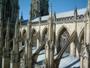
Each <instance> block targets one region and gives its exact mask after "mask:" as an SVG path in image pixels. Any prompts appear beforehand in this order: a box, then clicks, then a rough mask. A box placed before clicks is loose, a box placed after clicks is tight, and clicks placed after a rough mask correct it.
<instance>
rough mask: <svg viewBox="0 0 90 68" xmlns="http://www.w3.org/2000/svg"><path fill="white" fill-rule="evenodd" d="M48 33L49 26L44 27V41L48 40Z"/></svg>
mask: <svg viewBox="0 0 90 68" xmlns="http://www.w3.org/2000/svg"><path fill="white" fill-rule="evenodd" d="M47 34H48V28H47V27H45V28H44V29H43V31H42V40H43V41H46V40H47V37H48V36H47Z"/></svg>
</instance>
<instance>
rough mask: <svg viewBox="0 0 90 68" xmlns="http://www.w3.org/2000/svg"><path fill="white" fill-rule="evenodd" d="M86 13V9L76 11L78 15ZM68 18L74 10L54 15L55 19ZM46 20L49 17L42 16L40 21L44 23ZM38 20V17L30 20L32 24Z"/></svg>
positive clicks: (72, 14)
mask: <svg viewBox="0 0 90 68" xmlns="http://www.w3.org/2000/svg"><path fill="white" fill-rule="evenodd" d="M86 11H87V8H82V9H77V13H78V15H84V14H85V13H86ZM70 16H74V10H71V11H67V12H61V13H57V14H56V18H63V17H70ZM48 18H49V15H47V16H42V17H41V20H42V21H45V20H48ZM39 19H40V18H39V17H38V18H36V19H34V20H32V22H37V21H39Z"/></svg>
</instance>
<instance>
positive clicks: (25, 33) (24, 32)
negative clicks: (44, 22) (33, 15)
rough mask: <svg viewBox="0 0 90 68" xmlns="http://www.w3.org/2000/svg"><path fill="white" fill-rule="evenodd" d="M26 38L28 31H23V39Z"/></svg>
mask: <svg viewBox="0 0 90 68" xmlns="http://www.w3.org/2000/svg"><path fill="white" fill-rule="evenodd" d="M26 36H27V31H26V29H23V30H22V38H23V39H25V38H26Z"/></svg>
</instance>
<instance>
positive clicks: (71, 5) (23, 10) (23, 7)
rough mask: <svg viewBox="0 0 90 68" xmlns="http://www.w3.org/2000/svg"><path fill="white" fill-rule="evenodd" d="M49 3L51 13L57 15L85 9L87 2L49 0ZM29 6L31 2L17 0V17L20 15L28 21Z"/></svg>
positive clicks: (85, 0)
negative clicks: (53, 12) (51, 9)
mask: <svg viewBox="0 0 90 68" xmlns="http://www.w3.org/2000/svg"><path fill="white" fill-rule="evenodd" d="M49 3H52V6H53V11H55V12H57V13H59V12H64V11H70V10H74V9H75V8H76V7H77V8H78V9H80V8H86V7H87V0H49ZM30 4H31V0H19V7H20V10H19V13H20V14H19V15H21V14H22V15H23V17H24V19H29V16H30V15H29V12H30Z"/></svg>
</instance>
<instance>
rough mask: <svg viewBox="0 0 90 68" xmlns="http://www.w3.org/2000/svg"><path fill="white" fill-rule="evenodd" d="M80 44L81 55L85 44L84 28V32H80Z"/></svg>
mask: <svg viewBox="0 0 90 68" xmlns="http://www.w3.org/2000/svg"><path fill="white" fill-rule="evenodd" d="M79 42H80V53H81V47H82V45H83V44H84V28H83V29H82V31H81V32H80V35H79Z"/></svg>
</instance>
